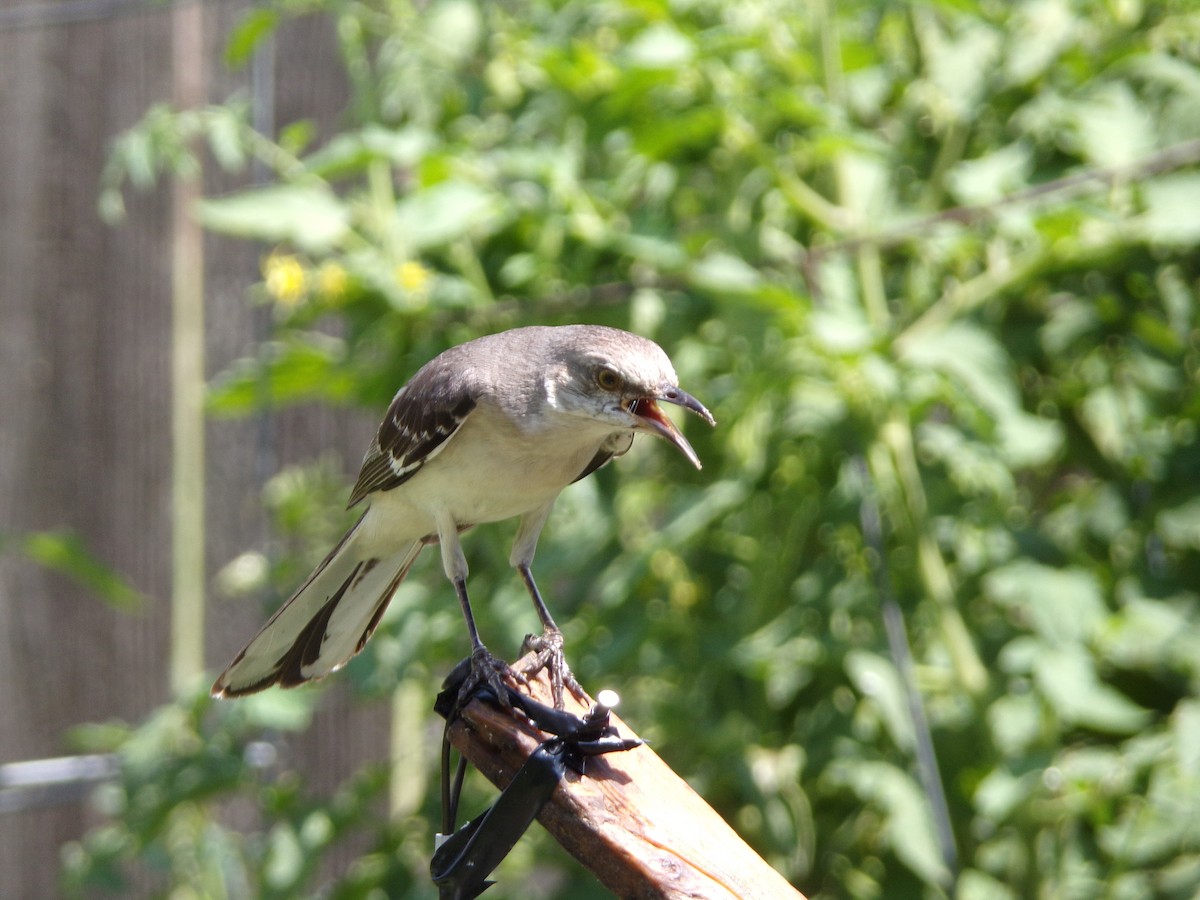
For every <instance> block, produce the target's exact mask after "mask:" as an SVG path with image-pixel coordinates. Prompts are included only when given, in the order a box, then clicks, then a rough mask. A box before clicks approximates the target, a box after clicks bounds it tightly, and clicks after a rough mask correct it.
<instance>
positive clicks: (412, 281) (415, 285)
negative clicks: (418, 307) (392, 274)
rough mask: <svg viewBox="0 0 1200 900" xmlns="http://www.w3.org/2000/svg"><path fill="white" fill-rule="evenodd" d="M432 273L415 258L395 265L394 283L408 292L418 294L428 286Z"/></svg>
mask: <svg viewBox="0 0 1200 900" xmlns="http://www.w3.org/2000/svg"><path fill="white" fill-rule="evenodd" d="M432 278H433V273H432V272H430V271H429V270H428V269H427V268H425V267H424V266H423V265H421V264H420V263H419V262H417V261H416V260H411V259H410V260H408V261H407V262H402V263H400V265H398V266H396V283H397V284H398V285H400V287H402V288H403V289H404V290H405V291H407V292H408V293H410V294H419V293H421V292H423V291H424V290H425V289H426V288H427V287H429V282H430V280H431V279H432Z"/></svg>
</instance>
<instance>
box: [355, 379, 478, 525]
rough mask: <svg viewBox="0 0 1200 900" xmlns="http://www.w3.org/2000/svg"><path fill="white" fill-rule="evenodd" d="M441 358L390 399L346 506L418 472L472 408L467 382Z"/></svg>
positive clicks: (472, 399)
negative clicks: (390, 401)
mask: <svg viewBox="0 0 1200 900" xmlns="http://www.w3.org/2000/svg"><path fill="white" fill-rule="evenodd" d="M442 362H443V360H442V358H441V357H439V358H438V359H435V360H434V361H433V362H431V363H430V364H429V365H427V366H425V367H424V368H423V369H421V371H419V372H417V374H416V375H414V376H413V379H412V381H410V382H409V383H408V384H406V385H405V386H404V387H402V388H401V389H400V391H399V393H397V394H396V396H395V398H394V399H393V400H392V404H391V406H389V407H388V411H387V415H385V416H384V417H383V424H382V425H380V426H379V432H378V434H376V435H375V440H373V441H372V442H371V446H370V447H369V448H368V449H367V455H366V456H365V457H364V458H363V464H362V469H361V470H360V471H359V473H358V481H357V482H356V483H355V485H354V490H353V491H351V493H350V502H349V504H348V506H354V504H356V503H358V502H359V501H360V500H362V499H363V498H364V497H366V496H367V495H368V494H373V493H374V492H376V491H390V490H392V489H393V488H396V487H399V486H400V485H402V484H404V482H406V481H408V479H410V478H412V477H413V476H414V475H416V474H417V472H419V471H420V470H421V467H422V466H423V465H425V463H427V462H428V461H429V460H430V459H432V458H433V457H434V456H436V455H437V453H438V451H440V450H441V449H442V448H443V447H444V446H445V443H446V441H448V440H449V439H450V438H451V437H452V436H453V435H454V433H455V432H456V431H458V428H459V426H460V425H462V423H463V421H464V420H465V419H466V418H467V416H468V415H470V414H471V410H473V409H474V408H475V404H476V397H475V393H474V391H473V390H472V389H471V385H470V382H469V381H468V380H467V379H466V378H463V377H460V376H459V375H458V374H457V373H455V371H454V369H453V367H452V366H449V365H444V364H440V363H442Z"/></svg>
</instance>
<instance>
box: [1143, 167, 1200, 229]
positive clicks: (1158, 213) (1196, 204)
mask: <svg viewBox="0 0 1200 900" xmlns="http://www.w3.org/2000/svg"><path fill="white" fill-rule="evenodd" d="M1142 202H1143V203H1144V204H1145V207H1146V211H1145V212H1144V213H1143V214H1142V215H1141V216H1139V217H1138V218H1137V220H1136V225H1137V226H1138V228H1139V229H1140V231H1141V233H1142V234H1143V235H1144V236H1145V238H1146V240H1149V241H1153V242H1154V243H1157V244H1162V245H1164V246H1168V247H1192V246H1194V245H1195V244H1196V243H1198V242H1200V215H1197V214H1196V210H1198V209H1200V175H1198V174H1196V173H1193V172H1188V173H1180V174H1177V175H1167V176H1163V177H1162V178H1156V179H1155V180H1154V181H1150V182H1147V183H1146V184H1144V185H1142Z"/></svg>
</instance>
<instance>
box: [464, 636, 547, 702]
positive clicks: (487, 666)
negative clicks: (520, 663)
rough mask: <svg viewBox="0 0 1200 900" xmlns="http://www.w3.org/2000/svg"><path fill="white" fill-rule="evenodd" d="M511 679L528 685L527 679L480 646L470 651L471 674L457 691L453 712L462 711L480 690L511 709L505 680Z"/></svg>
mask: <svg viewBox="0 0 1200 900" xmlns="http://www.w3.org/2000/svg"><path fill="white" fill-rule="evenodd" d="M506 677H507V678H511V679H513V680H514V681H515V682H517V683H518V684H521V685H526V684H529V681H528V679H526V678H525V676H524V675H522V674H521V673H520V672H518V671H516V670H515V669H512V668H510V667H509V665H508V663H506V662H505V661H504V660H502V659H497V658H496V657H494V656H492V654H491V652H490V651H489V650H488V649H487V648H486V647H484V646H483V645H480V646H478V647H476V648H475V649H474V650H472V651H471V672H470V674H469V675H467V678H466V680H465V681H464V682H463V683H462V686H461V687H460V688H459V690H458V701H457V702H456V703H455V712H456V713H457V711H458V710H460V709H462V708H463V707H464V706H466V705H467V704H468V703H470V702H471V700H472V699H473V698H474V696H475V695H476V694H477V693H479V691H480V690H482V689H484V688H487V689H488V690H490V691H491V692H492V693H493V694H495V696H496V702H497V703H499V704H500V705H501V706H503V707H504V708H505V709H512V703H511V702H510V701H509V699H508V689H507V686H506V685H505V683H504V679H505V678H506Z"/></svg>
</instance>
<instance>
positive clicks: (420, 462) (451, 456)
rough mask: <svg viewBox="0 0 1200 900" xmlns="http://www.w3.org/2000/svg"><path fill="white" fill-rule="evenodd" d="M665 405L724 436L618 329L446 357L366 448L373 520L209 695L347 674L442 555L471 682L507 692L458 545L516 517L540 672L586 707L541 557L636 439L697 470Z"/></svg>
mask: <svg viewBox="0 0 1200 900" xmlns="http://www.w3.org/2000/svg"><path fill="white" fill-rule="evenodd" d="M659 401H665V402H667V403H673V404H676V405H678V406H682V407H684V408H685V409H689V410H691V411H692V412H694V413H696V414H698V415H699V416H700V417H701V418H703V419H704V420H705V421H706V422H708V423H709V424H710V425H713V424H715V422H714V420H713V417H712V415H711V414H710V413H709V411H708V410H707V409H705V408H704V406H703V404H701V403H700V401H698V400H696V398H694V397H693V396H691V395H690V394H688V393H687V392H686V391H684V390H683V389H681V388H680V387H679V384H678V378H677V377H676V375H675V370H674V369H673V368H672V367H671V361H670V360H669V359H668V358H667V355H666V354H665V353H664V352H663V351H662V349H661V348H660V347H659V346H658V345H657V344H655V343H654V342H653V341H649V340H646V339H645V338H642V337H638V336H637V335H634V334H630V333H628V332H625V331H620V330H618V329H616V328H606V327H602V326H599V325H564V326H560V327H531V328H516V329H513V330H511V331H504V332H501V333H500V334H493V335H489V336H487V337H482V338H479V339H477V340H474V341H469V342H467V343H465V344H462V345H460V346H458V347H452V348H451V349H449V350H446V351H445V352H444V353H442V354H440V355H439V356H437V357H435V358H434V359H433V360H432V361H431V362H429V363H427V364H426V365H425V366H423V367H422V368H421V369H420V370H419V371H418V372H417V373H416V375H414V376H413V377H412V380H411V381H409V382H408V384H406V385H405V386H404V387H402V388H401V389H400V391H399V392H398V393H397V394H396V396H395V398H394V399H393V400H392V404H391V406H390V407H389V408H388V411H387V415H386V416H385V417H384V420H383V424H382V425H380V427H379V432H378V434H377V435H376V436H375V439H374V440H373V441H372V442H371V445H370V447H369V448H368V449H367V453H366V456H365V458H364V459H363V464H362V470H361V471H360V472H359V476H358V482H357V483H356V484H355V485H354V490H353V491H352V492H351V494H350V503H349V505H350V506H355V505H356V504H358V503H364V502H365V503H366V504H367V508H366V510H365V511H364V512H363V514H362V516H361V517H360V518H359V520H358V522H357V523H356V524H355V525H354V526H353V527H352V528H351V529H350V530H349V531H348V532H347V533H346V534H345V536H343V537H342V539H341V540H340V541H339V542H338V544H337V546H336V547H334V548H333V550H332V551H330V553H329V555H328V556H327V557H325V560H324V561H323V562H322V563H321V564H320V565H319V566H317V568H316V570H315V571H314V572H313V573H312V574H311V575H309V576H308V580H307V581H305V582H304V584H302V585H301V586H300V588H299V590H297V591H296V593H295V594H293V595H292V597H291V599H289V600H288V601H287V602H286V603H285V604H284V605H283V606H282V607H281V608H280V609H279V610H278V611H277V612H276V613H275V615H273V616H272V617H271V618H270V620H269V621H268V622H267V624H266V625H264V626H263V628H262V630H261V631H259V633H258V634H257V635H255V637H254V638H253V639H252V640H251V641H250V643H248V644H247V645H246V646H245V647H244V648H243V649H242V651H241V652H240V653H238V655H237V656H236V657H235V658H234V660H233V662H232V663H230V664H229V667H228V668H227V669H225V671H224V672H222V673H221V675H220V677H219V678H217V680H216V682H215V683H214V684H213V687H212V693H213V695H214V696H216V697H236V696H239V695H242V694H249V693H253V692H255V691H260V690H263V689H264V688H267V687H270V686H271V685H273V684H279V685H280V686H282V687H285V688H286V687H293V686H295V685H298V684H301V683H303V682H305V681H309V680H311V679H314V678H320V677H322V676H324V675H327V674H329V673H330V672H333V671H334V670H336V669H338V668H340V667H341V666H343V665H345V664H346V662H347V661H349V659H350V658H351V657H352V656H354V654H356V653H357V652H358V651H360V650H361V649H362V648H363V645H364V644H365V643H366V642H367V639H368V638H369V637H370V636H371V633H372V632H373V631H374V630H375V626H376V625H378V624H379V620H380V618H381V617H382V616H383V612H384V610H385V609H386V608H387V605H388V601H389V600H391V597H392V594H393V593H394V592H395V590H396V587H397V586H398V585H399V583H400V581H401V579H403V578H404V576H405V575H406V574H407V572H408V570H409V568H410V567H411V566H412V564H413V561H414V560H415V559H416V558H417V554H419V553H420V552H421V549H422V548H423V547H424V546H425V545H426V544H433V543H437V544H440V545H441V552H442V566H443V568H444V569H445V571H446V577H447V578H449V579H450V581H451V582H452V583H453V584H454V589H455V591H456V592H457V594H458V599H459V602H460V603H461V604H462V611H463V615H464V616H465V618H466V621H467V631H468V632H469V634H470V638H471V660H472V674H473V679H474V680H475V683H478V682H479V681H486V682H488V683H490V684H492V685H498V684H499V680H500V676H501V675H502V674H504V673H507V672H508V671H509V670H508V667H507V666H506V665H505V664H504V663H502V662H500V661H499V660H496V659H495V658H494V657H492V655H491V654H490V653H489V652H488V651H487V649H486V648H485V647H484V645H483V642H482V641H481V640H480V639H479V633H478V631H477V630H476V628H475V619H474V616H473V615H472V614H471V604H470V601H469V599H468V597H467V560H466V557H465V556H464V555H463V550H462V545H461V543H460V542H459V535H460V534H461V533H462V532H464V531H466V530H467V529H468V528H471V527H472V526H474V525H477V524H480V523H483V522H498V521H500V520H503V519H510V518H513V517H516V516H519V517H520V524H519V525H518V527H517V537H516V540H515V541H514V543H513V548H512V553H511V554H510V555H509V562H510V563H511V564H512V565H513V566H514V567H515V568H516V569H517V571H518V572H520V574H521V578H522V579H523V580H524V582H525V586H526V588H528V590H529V595H530V597H532V598H533V604H534V606H535V607H536V608H537V613H538V616H539V617H540V618H541V620H542V626H543V628H544V633H543V634H542V636H541V637H540V638H531V639H530V642H529V643H530V645H531V646H532V648H533V649H534V650H536V651H537V652H538V664H537V666H535V667H534V668H533V669H532V671H537V669H539V668H542V667H546V668H549V669H550V673H551V680H552V684H553V686H554V691H555V703H556V704H557V705H559V706H561V704H562V687H563V684H564V681H565V683H566V684H567V685H568V686H569V687H570V688H571V689H572V690H573V691H574V692H576V693H581V691H580V689H579V686H578V685H577V684H576V683H575V681H574V679H573V678H572V677H571V675H570V671H569V669H567V667H566V664H565V662H564V660H563V656H562V633H561V632H560V631H559V630H558V627H557V626H556V625H555V624H554V619H553V618H552V617H551V615H550V612H549V610H548V609H547V608H546V604H545V603H544V602H543V601H542V597H541V594H540V593H539V592H538V589H537V585H536V584H535V583H534V580H533V572H532V571H531V570H530V564H531V563H532V561H533V554H534V549H535V548H536V546H537V539H538V535H539V534H540V532H541V530H542V526H543V525H544V524H545V522H546V517H547V516H548V515H549V514H550V508H551V507H552V506H553V505H554V500H555V498H557V497H558V494H559V492H560V491H562V489H563V488H565V487H566V486H567V485H569V484H571V483H572V482H575V481H578V480H579V479H581V478H583V477H584V476H586V475H590V474H591V473H592V472H594V471H596V470H597V469H599V468H600V467H601V466H603V465H604V464H605V463H607V462H608V461H609V460H610V459H612V458H613V457H614V456H620V455H622V454H623V453H625V452H626V451H627V450H629V448H630V446H631V445H632V443H633V438H634V436H635V435H637V434H639V433H641V434H652V435H657V436H658V437H661V438H665V439H666V440H667V441H669V442H670V443H672V444H674V445H675V447H676V448H678V449H679V450H680V452H682V453H683V455H684V456H686V457H687V458H688V459H689V460H690V461H691V462H692V464H693V465H695V466H696V467H697V468H699V467H700V460H699V458H698V457H697V456H696V453H695V451H694V450H693V449H692V447H691V445H690V444H689V443H688V442H687V439H686V438H684V436H683V435H682V434H680V432H679V430H678V429H677V428H676V427H675V425H674V424H673V423H672V422H671V420H670V419H669V418H667V417H666V416H665V415H664V414H663V412H662V410H661V409H660V408H659V406H658V402H659ZM497 694H498V696H503V693H502V692H499V691H498V692H497Z"/></svg>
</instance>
